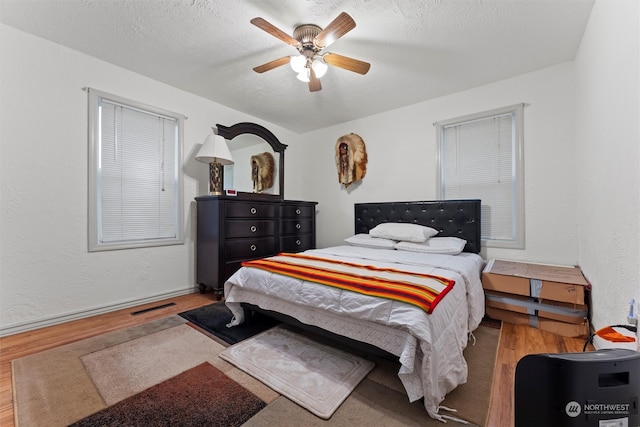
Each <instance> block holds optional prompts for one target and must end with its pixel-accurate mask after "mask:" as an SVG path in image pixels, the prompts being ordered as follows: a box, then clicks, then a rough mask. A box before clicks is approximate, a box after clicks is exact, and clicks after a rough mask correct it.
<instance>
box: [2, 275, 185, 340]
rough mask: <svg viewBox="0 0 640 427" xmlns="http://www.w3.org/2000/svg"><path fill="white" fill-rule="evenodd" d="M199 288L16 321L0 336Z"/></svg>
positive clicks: (148, 301) (128, 306) (5, 328)
mask: <svg viewBox="0 0 640 427" xmlns="http://www.w3.org/2000/svg"><path fill="white" fill-rule="evenodd" d="M197 291H198V288H195V287H189V288H184V289H178V290H175V291H171V292H164V293H161V294H156V295H152V296H149V297H145V298H137V299H133V300H128V301H122V302H119V303H115V304H108V305H103V306H100V307H93V308H91V309H87V310H78V311H74V312H72V313H67V314H62V315H58V316H51V317H48V318H44V319H39V320H32V321H29V322H24V323H15V324H13V325H8V326H2V327H0V337H5V336H9V335H14V334H18V333H20V332H27V331H32V330H34V329H40V328H45V327H47V326H53V325H59V324H60V323H66V322H70V321H72V320H78V319H84V318H87V317H91V316H96V315H98V314H104V313H109V312H112V311H117V310H122V309H125V308H131V307H135V306H138V305H143V304H149V303H152V302H156V301H161V300H164V299H168V298H173V297H179V296H182V295H188V294H192V293H194V292H197Z"/></svg>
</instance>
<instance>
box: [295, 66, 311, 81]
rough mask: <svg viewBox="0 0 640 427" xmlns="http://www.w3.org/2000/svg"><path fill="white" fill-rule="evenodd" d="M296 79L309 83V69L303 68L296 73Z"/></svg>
mask: <svg viewBox="0 0 640 427" xmlns="http://www.w3.org/2000/svg"><path fill="white" fill-rule="evenodd" d="M297 77H298V80H300V81H301V82H305V83H309V69H308V68H304V69H303V70H302V71H300V72H299V73H298V76H297Z"/></svg>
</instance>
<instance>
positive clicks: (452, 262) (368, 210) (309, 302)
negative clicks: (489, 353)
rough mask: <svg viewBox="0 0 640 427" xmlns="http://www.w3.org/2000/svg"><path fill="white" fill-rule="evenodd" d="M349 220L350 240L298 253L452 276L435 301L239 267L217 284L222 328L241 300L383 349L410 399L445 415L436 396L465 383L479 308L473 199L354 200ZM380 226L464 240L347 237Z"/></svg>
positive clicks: (444, 278) (476, 204)
mask: <svg viewBox="0 0 640 427" xmlns="http://www.w3.org/2000/svg"><path fill="white" fill-rule="evenodd" d="M354 220H355V224H354V235H353V236H350V238H349V239H348V240H350V243H349V244H347V243H345V245H340V246H335V247H329V248H323V249H313V250H309V251H305V252H303V253H302V256H301V257H302V258H305V257H309V258H312V259H313V260H314V261H319V262H320V263H322V262H325V260H326V263H344V264H346V265H349V266H351V265H352V264H353V265H355V264H366V265H368V266H369V268H375V269H384V270H385V271H386V270H389V271H393V272H396V271H397V270H403V271H407V272H408V273H409V274H411V275H416V276H418V275H420V276H421V277H422V276H425V277H427V278H430V277H435V278H438V280H441V283H450V282H451V281H452V282H453V283H454V284H453V285H451V286H448V287H447V288H446V292H445V295H444V296H442V295H439V296H437V298H436V299H437V300H438V301H437V305H435V307H430V310H431V312H430V313H428V312H427V311H425V309H424V307H423V308H421V307H419V306H418V305H416V304H414V303H408V302H405V301H402V300H398V299H387V298H382V297H379V296H376V295H371V294H361V293H358V292H356V291H352V290H349V289H346V288H339V287H333V286H327V285H326V284H318V283H314V282H312V281H311V280H305V279H304V278H300V277H297V276H296V277H294V276H291V275H283V274H279V273H277V272H274V271H273V270H272V271H269V270H265V269H262V268H256V267H255V266H253V267H250V266H245V267H243V268H241V269H240V270H238V271H237V272H236V273H234V274H233V275H232V276H231V277H230V278H229V279H228V280H227V281H226V283H225V286H224V288H225V290H224V292H225V303H226V305H227V306H228V307H229V309H230V310H231V311H232V313H233V315H234V319H233V321H232V323H231V324H230V325H229V326H230V327H233V326H234V325H237V324H241V323H242V322H244V320H245V310H244V308H243V307H246V306H251V307H257V308H259V309H261V310H264V311H267V312H273V313H278V314H281V315H285V316H286V318H293V319H296V321H298V322H301V323H302V324H304V325H311V326H314V327H318V328H321V329H322V330H325V331H328V332H329V333H330V334H332V335H334V336H336V335H337V336H341V337H346V338H347V339H349V340H355V342H362V343H365V344H366V345H369V346H374V347H375V348H378V349H381V350H383V351H385V352H387V353H390V354H392V355H394V356H395V357H397V360H399V362H400V368H399V372H398V376H399V378H400V380H401V381H402V384H403V385H404V388H405V390H406V392H407V396H408V398H409V400H410V401H411V402H413V401H417V400H419V399H421V398H424V406H425V409H426V410H427V413H428V414H429V415H430V416H431V417H432V418H435V419H439V420H443V415H442V414H441V413H440V403H441V402H442V401H443V400H444V397H445V395H446V394H447V393H448V392H450V391H451V390H453V389H454V388H455V387H457V386H458V385H460V384H463V383H465V382H466V380H467V374H468V367H467V363H466V361H465V359H464V357H463V353H462V351H463V349H464V348H465V347H466V346H467V344H468V340H469V337H470V335H471V333H472V331H473V330H475V329H476V328H477V327H478V326H479V324H480V321H481V320H482V317H483V316H484V293H483V290H482V284H481V281H480V277H481V271H482V268H483V265H484V262H483V260H482V258H481V257H480V255H479V252H480V201H479V200H447V201H416V202H384V203H358V204H355V206H354ZM388 224H396V225H397V224H403V225H401V227H406V226H405V225H404V224H416V225H422V226H425V227H429V228H432V229H435V230H437V232H438V233H437V235H436V236H435V237H431V238H428V240H427V242H430V241H434V242H435V240H432V239H435V238H436V237H437V238H442V237H447V238H452V237H453V238H457V239H462V240H464V242H462V245H463V246H464V248H463V249H462V252H461V253H459V254H456V255H451V254H443V253H423V252H422V249H421V248H422V244H420V243H418V244H417V245H418V246H419V248H418V250H420V252H415V251H413V250H411V251H408V250H404V249H396V248H395V247H384V248H380V247H378V246H377V245H378V243H379V242H378V241H377V239H375V242H376V245H374V247H370V246H371V245H369V244H365V245H364V246H365V247H363V246H362V245H360V244H359V243H357V242H359V240H356V243H353V242H354V240H353V238H354V237H355V236H358V239H359V238H361V237H371V236H370V235H369V234H370V231H372V230H374V231H377V230H378V229H380V228H382V227H385V226H387V225H388ZM378 226H381V227H378ZM376 227H377V228H376ZM409 227H411V226H409ZM376 236H378V234H377V235H376ZM387 237H389V236H387ZM391 237H394V236H391ZM410 237H412V236H410ZM403 238H404V237H403ZM407 238H409V237H407ZM383 240H384V239H383ZM387 240H388V239H387ZM390 240H392V242H394V243H395V242H397V241H398V240H397V239H390ZM440 240H445V239H440ZM385 244H386V243H385ZM409 246H411V244H409ZM429 251H430V250H429ZM372 266H373V267H372ZM425 280H427V279H425ZM443 289H444V288H443ZM442 292H444V291H442Z"/></svg>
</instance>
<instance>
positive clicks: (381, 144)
mask: <svg viewBox="0 0 640 427" xmlns="http://www.w3.org/2000/svg"><path fill="white" fill-rule="evenodd" d="M573 79H574V78H573V63H572V62H568V63H563V64H560V65H557V66H554V67H550V68H546V69H543V70H540V71H537V72H534V73H530V74H526V75H523V76H520V77H516V78H513V79H509V80H504V81H500V82H496V83H494V84H490V85H486V86H482V87H478V88H475V89H472V90H469V91H465V92H461V93H457V94H454V95H451V96H446V97H443V98H439V99H434V100H431V101H427V102H423V103H419V104H415V105H412V106H409V107H405V108H402V109H398V110H394V111H389V112H386V113H384V114H380V115H377V116H373V117H369V118H366V119H362V120H357V121H353V122H350V123H346V124H342V125H339V126H334V127H332V128H326V129H322V130H319V131H316V132H313V133H309V134H307V135H305V139H306V140H307V141H306V144H307V145H308V147H309V154H308V157H309V158H310V159H314V162H312V163H310V164H309V167H310V171H309V176H312V177H313V180H311V181H310V182H309V184H308V187H307V188H308V190H307V192H306V194H307V197H308V198H311V199H314V200H317V201H318V202H320V203H319V206H318V208H319V214H318V228H319V229H321V230H322V233H321V234H320V235H319V236H318V245H319V246H329V245H334V244H340V243H341V242H342V239H344V237H346V236H348V235H349V234H352V233H353V204H354V203H356V202H378V201H387V200H397V201H404V200H432V199H435V198H436V160H435V159H436V150H437V148H436V132H435V128H434V126H433V123H434V122H436V121H440V120H444V119H449V118H453V117H458V116H462V115H466V114H471V113H476V112H481V111H485V110H491V109H494V108H497V107H503V106H508V105H513V104H517V103H526V104H527V106H526V107H525V109H524V158H525V199H526V200H525V221H526V248H525V249H524V250H506V249H495V248H489V249H488V250H485V251H483V255H484V256H485V257H489V258H502V259H512V260H527V261H534V262H543V263H553V264H569V265H574V264H576V263H577V261H578V243H577V224H576V218H575V216H576V210H575V203H576V199H575V197H576V196H575V195H576V177H575V170H576V159H575V155H574V154H575V149H576V147H575V129H574V123H575V120H574V115H573V111H574V109H575V104H574V85H573ZM349 132H354V133H357V134H359V135H360V136H361V137H362V138H363V139H364V141H365V143H366V145H367V154H368V157H369V163H368V169H367V175H366V177H365V178H364V179H363V180H362V181H361V183H360V185H359V186H356V185H352V186H351V187H349V189H347V190H345V189H344V187H342V186H340V185H339V184H338V181H337V169H336V166H335V161H334V151H335V150H334V145H335V141H336V140H337V138H338V137H339V136H341V135H343V134H345V133H349Z"/></svg>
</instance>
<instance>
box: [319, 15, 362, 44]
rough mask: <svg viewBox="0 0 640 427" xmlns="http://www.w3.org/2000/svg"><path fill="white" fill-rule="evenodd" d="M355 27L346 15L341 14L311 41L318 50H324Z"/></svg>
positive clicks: (353, 22) (354, 23) (351, 19)
mask: <svg viewBox="0 0 640 427" xmlns="http://www.w3.org/2000/svg"><path fill="white" fill-rule="evenodd" d="M355 27H356V22H355V21H354V20H353V18H351V16H349V14H347V13H346V12H342V13H341V14H340V15H338V17H337V18H336V19H334V20H333V21H331V23H330V24H329V25H327V26H326V27H325V29H324V30H322V31H320V33H318V35H317V36H316V38H315V39H314V40H313V42H314V43H315V45H316V46H317V47H319V48H321V49H322V48H325V47H327V46H329V45H330V44H331V43H333V42H334V41H336V40H338V39H339V38H340V37H342V36H344V35H345V34H347V33H348V32H349V31H351V30H353V29H354V28H355Z"/></svg>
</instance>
